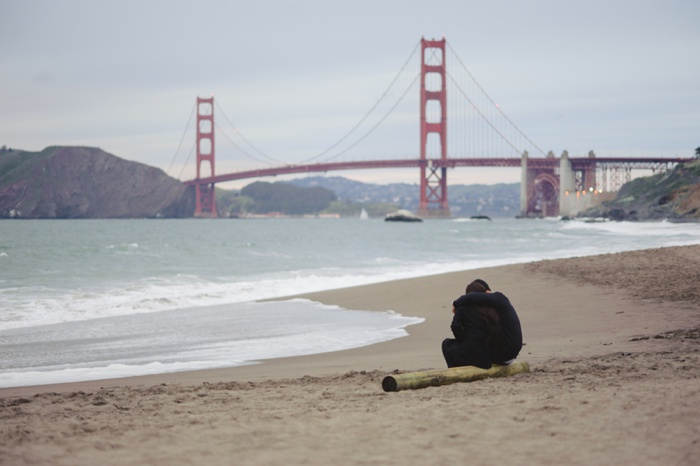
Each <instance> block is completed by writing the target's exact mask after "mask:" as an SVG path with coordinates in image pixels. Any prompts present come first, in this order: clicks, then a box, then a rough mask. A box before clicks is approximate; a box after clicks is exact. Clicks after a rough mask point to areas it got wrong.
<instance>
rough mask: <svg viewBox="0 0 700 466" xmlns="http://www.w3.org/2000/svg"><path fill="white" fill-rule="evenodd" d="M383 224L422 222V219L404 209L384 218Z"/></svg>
mask: <svg viewBox="0 0 700 466" xmlns="http://www.w3.org/2000/svg"><path fill="white" fill-rule="evenodd" d="M384 221H385V222H422V221H423V219H422V218H420V217H418V216H416V215H415V214H414V213H413V212H410V211H408V210H405V209H400V210H397V211H396V212H392V213H390V214H386V217H384Z"/></svg>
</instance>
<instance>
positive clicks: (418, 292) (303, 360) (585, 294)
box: [0, 245, 700, 397]
mask: <svg viewBox="0 0 700 466" xmlns="http://www.w3.org/2000/svg"><path fill="white" fill-rule="evenodd" d="M686 250H687V251H693V252H694V253H695V254H700V252H699V251H700V245H693V246H673V247H666V248H656V249H643V250H636V251H627V252H622V253H609V254H601V255H593V256H581V257H575V258H567V259H546V260H541V261H536V262H526V263H519V264H509V265H502V266H494V267H486V268H480V269H468V270H464V271H458V272H447V273H444V274H433V275H427V276H423V277H413V278H405V279H399V280H393V281H386V282H379V283H373V284H367V285H358V286H352V287H348V288H340V289H332V290H325V291H318V292H310V293H303V294H299V295H290V296H284V297H279V298H274V299H266V300H263V301H282V300H288V299H294V298H304V299H308V300H311V301H316V302H319V303H322V304H327V305H336V306H340V307H342V308H345V309H358V310H368V311H380V312H383V311H395V312H397V313H399V314H401V315H403V316H408V317H420V318H423V319H425V321H424V322H423V323H421V324H415V325H409V326H407V327H405V330H406V332H407V333H408V335H406V336H403V337H400V338H396V339H393V340H389V341H385V342H380V343H375V344H372V345H368V346H362V347H359V348H352V349H347V350H341V351H333V352H327V353H318V354H311V355H301V356H290V357H287V358H274V359H267V360H262V361H255V362H251V363H250V364H248V365H243V366H233V367H226V368H215V369H201V370H194V371H180V372H168V373H160V374H147V375H138V376H130V377H121V378H108V379H97V380H88V381H77V382H65V383H58V384H43V385H27V386H19V387H0V397H5V396H23V395H26V394H27V393H41V392H42V391H61V392H64V391H71V390H85V389H89V390H94V389H97V388H102V387H105V386H129V385H138V386H147V385H149V384H158V383H183V384H188V383H202V382H205V381H216V382H221V381H226V380H248V379H249V380H253V381H261V380H270V379H275V378H289V377H303V376H305V375H311V376H323V375H337V374H339V373H341V372H342V371H360V370H364V371H368V370H384V371H387V372H390V371H394V370H400V371H402V372H408V371H417V370H425V369H435V368H442V367H443V366H444V360H443V359H442V354H441V351H440V343H441V341H442V338H447V337H449V336H450V331H449V324H450V321H451V303H452V300H454V299H456V298H457V297H458V296H459V295H460V294H461V293H462V292H463V288H464V286H465V285H466V283H468V282H470V281H471V280H472V279H473V278H483V279H485V280H486V281H487V282H489V283H491V284H492V285H491V286H492V287H493V288H494V290H497V291H502V292H504V293H505V294H506V295H507V296H508V297H509V299H510V300H511V302H513V304H514V305H515V307H516V310H518V313H519V314H520V318H521V321H522V326H523V334H524V342H525V346H524V347H523V350H522V351H521V353H520V356H519V358H520V359H522V358H524V357H525V356H528V357H529V359H530V360H532V361H534V362H535V363H537V362H542V361H545V360H546V359H547V358H548V356H547V353H546V352H541V351H538V350H539V346H535V351H532V344H531V345H530V348H528V340H531V339H532V338H528V337H529V336H530V335H534V336H535V338H540V337H545V338H547V339H548V340H552V341H553V343H552V344H554V347H553V348H551V349H550V350H549V351H550V352H554V353H560V352H561V351H562V350H561V349H559V348H558V345H560V344H561V343H562V341H558V339H557V337H556V336H554V335H540V333H539V331H538V329H537V328H536V326H534V325H533V326H532V327H533V328H529V327H530V326H529V325H528V323H529V320H530V318H529V316H528V315H527V313H528V310H530V309H533V308H537V307H541V309H537V311H538V312H539V313H540V314H543V313H546V312H548V311H554V310H557V309H562V308H565V307H566V306H567V304H568V302H569V301H574V302H577V303H579V304H581V305H583V306H584V307H583V308H579V309H577V310H578V311H581V310H583V311H585V312H592V311H595V309H594V308H595V305H593V306H586V305H585V301H586V300H588V299H589V297H590V296H594V295H596V294H599V293H604V296H605V297H606V300H607V301H608V302H607V304H608V305H617V304H618V303H620V302H621V301H624V300H625V299H626V298H627V297H626V296H624V295H623V296H622V297H620V296H614V294H615V293H613V292H611V290H610V289H605V287H604V288H603V289H602V290H601V289H596V287H597V286H601V285H603V284H604V283H605V282H606V281H608V282H609V279H608V278H606V279H604V280H602V281H601V280H598V279H597V278H596V277H598V276H600V274H598V273H597V269H598V267H599V265H593V267H592V270H590V271H589V272H588V274H587V276H585V277H581V279H580V280H578V281H576V280H569V281H564V280H561V276H562V275H566V272H562V269H563V270H571V269H572V267H571V265H574V267H573V269H575V270H576V273H580V274H581V275H583V274H584V272H583V268H582V264H593V263H595V264H599V263H600V261H601V260H603V259H605V258H607V259H608V262H610V263H609V264H607V267H613V266H615V265H617V266H619V265H620V264H622V261H620V260H619V258H623V257H634V256H648V255H649V254H652V253H655V256H657V257H656V260H657V261H658V260H660V259H666V260H668V257H667V256H666V255H665V254H664V251H676V255H677V256H683V255H684V253H681V252H679V251H686ZM681 259H682V258H681ZM646 260H647V261H648V260H650V259H649V258H647V259H646ZM557 264H561V265H563V267H560V268H559V269H557ZM566 264H568V265H566ZM668 267H669V266H667V267H666V268H668ZM670 267H676V266H675V265H670ZM553 268H554V270H552V269H553ZM657 268H658V265H657ZM671 271H672V270H670V271H669V272H671ZM569 275H571V274H569ZM663 277H666V278H665V280H666V281H667V282H668V281H669V279H668V274H665V275H663ZM550 281H553V283H556V286H557V287H558V288H557V290H558V291H557V293H556V294H554V293H552V294H551V295H550V296H548V298H547V301H548V302H547V303H546V306H544V307H542V303H541V299H540V298H541V295H540V292H539V290H540V288H547V287H550V286H551V283H550ZM501 284H502V285H503V286H499V285H501ZM609 285H613V283H609ZM614 285H616V286H619V287H620V288H621V290H619V291H621V292H622V293H630V294H632V295H633V294H634V293H633V291H634V290H633V288H634V283H625V281H624V280H622V281H621V282H618V283H616V284H614ZM688 286H690V287H691V288H692V287H693V286H694V283H690V284H689V285H688ZM688 286H686V287H685V288H688ZM639 287H642V288H643V283H640V284H638V285H637V288H639ZM607 288H610V286H608V287H607ZM649 289H652V287H651V286H649ZM665 289H667V290H675V288H673V287H671V286H670V285H668V284H667V286H666V287H665ZM405 290H411V295H410V296H404V297H402V298H401V299H394V298H393V297H394V296H401V295H402V294H405ZM529 290H538V291H537V292H535V293H532V292H530V291H529ZM659 292H660V291H659V290H657V291H656V293H659ZM686 292H687V290H686ZM450 293H451V294H450ZM672 294H673V293H669V294H667V295H665V296H664V298H665V299H668V298H669V296H672ZM437 296H444V297H445V298H444V299H439V298H437ZM650 296H653V293H652V294H651V295H649V296H647V295H643V296H642V297H647V298H648V297H650ZM407 298H410V299H407ZM689 299H691V301H692V296H691V297H690V298H689ZM695 299H696V300H697V299H698V298H697V296H696V297H695ZM686 301H687V300H686ZM644 304H645V306H646V305H651V307H653V306H654V305H653V304H651V303H644ZM541 318H542V315H536V316H534V317H533V320H538V319H541ZM674 321H675V318H674V319H672V320H670V321H669V322H668V323H666V324H665V325H662V326H657V327H655V329H654V331H657V332H662V331H673V330H677V329H678V328H672V325H670V322H674ZM606 323H608V322H607V321H606ZM698 323H699V324H700V317H699V320H698ZM625 328H626V330H627V331H626V332H625V335H626V336H627V337H629V338H632V337H635V336H639V335H642V334H643V332H644V331H645V330H649V328H648V327H646V326H645V327H643V328H642V327H634V326H626V327H625ZM679 328H680V327H679ZM596 329H600V330H602V328H601V327H600V326H599V327H596V328H595V329H591V330H587V331H592V330H596ZM533 332H534V333H533ZM635 332H636V333H635ZM438 335H440V336H441V337H439V336H438ZM407 340H410V342H409V341H407ZM572 342H573V341H571V342H570V343H572ZM580 344H582V345H583V347H582V348H581V350H583V351H585V353H582V354H587V353H589V352H590V350H591V349H592V348H594V346H591V345H592V344H593V343H591V342H589V341H588V340H582V341H580ZM572 349H573V348H572ZM409 356H410V357H409ZM551 356H553V354H552V355H551ZM404 360H406V362H405V363H404ZM394 366H396V367H394Z"/></svg>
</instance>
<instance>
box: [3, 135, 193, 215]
mask: <svg viewBox="0 0 700 466" xmlns="http://www.w3.org/2000/svg"><path fill="white" fill-rule="evenodd" d="M193 197H194V195H193V192H192V191H191V190H188V189H187V188H186V187H185V186H184V185H183V184H182V183H181V182H179V181H178V180H175V179H173V178H170V177H168V176H167V175H166V174H165V173H164V172H163V171H162V170H160V169H157V168H154V167H149V166H147V165H144V164H141V163H137V162H130V161H126V160H123V159H120V158H119V157H116V156H114V155H111V154H108V153H107V152H104V151H103V150H101V149H97V148H89V147H48V148H46V149H44V150H43V151H41V152H26V151H18V150H3V151H0V218H25V219H39V218H47V219H55V218H64V219H68V218H149V217H190V216H192V213H193V211H194V201H193Z"/></svg>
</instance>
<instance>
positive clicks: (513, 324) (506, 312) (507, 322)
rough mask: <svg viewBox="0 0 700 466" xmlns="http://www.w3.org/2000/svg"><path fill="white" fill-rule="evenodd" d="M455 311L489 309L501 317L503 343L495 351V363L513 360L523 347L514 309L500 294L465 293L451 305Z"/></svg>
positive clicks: (521, 334) (520, 330)
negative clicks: (481, 307) (472, 307)
mask: <svg viewBox="0 0 700 466" xmlns="http://www.w3.org/2000/svg"><path fill="white" fill-rule="evenodd" d="M452 304H453V305H454V307H455V308H456V309H460V308H469V307H470V306H484V307H491V308H493V309H495V310H496V312H497V313H498V315H499V316H500V317H501V325H502V328H503V343H502V345H501V347H500V348H497V349H496V350H495V356H494V357H495V360H494V362H495V363H501V362H505V361H509V360H511V359H515V358H516V357H517V356H518V353H520V350H521V349H522V347H523V333H522V329H521V327H520V319H519V318H518V314H517V313H516V312H515V308H513V305H512V304H511V303H510V301H509V300H508V298H507V297H506V296H505V295H504V294H503V293H501V292H498V291H496V292H495V293H479V292H475V293H467V294H465V295H462V296H460V297H459V298H457V299H456V300H455V301H454V302H453V303H452Z"/></svg>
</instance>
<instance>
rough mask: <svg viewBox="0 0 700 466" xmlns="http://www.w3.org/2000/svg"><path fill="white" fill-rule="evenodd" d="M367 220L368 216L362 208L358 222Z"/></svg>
mask: <svg viewBox="0 0 700 466" xmlns="http://www.w3.org/2000/svg"><path fill="white" fill-rule="evenodd" d="M368 218H369V214H367V211H366V210H365V208H364V207H363V208H362V212H360V220H367V219H368Z"/></svg>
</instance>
